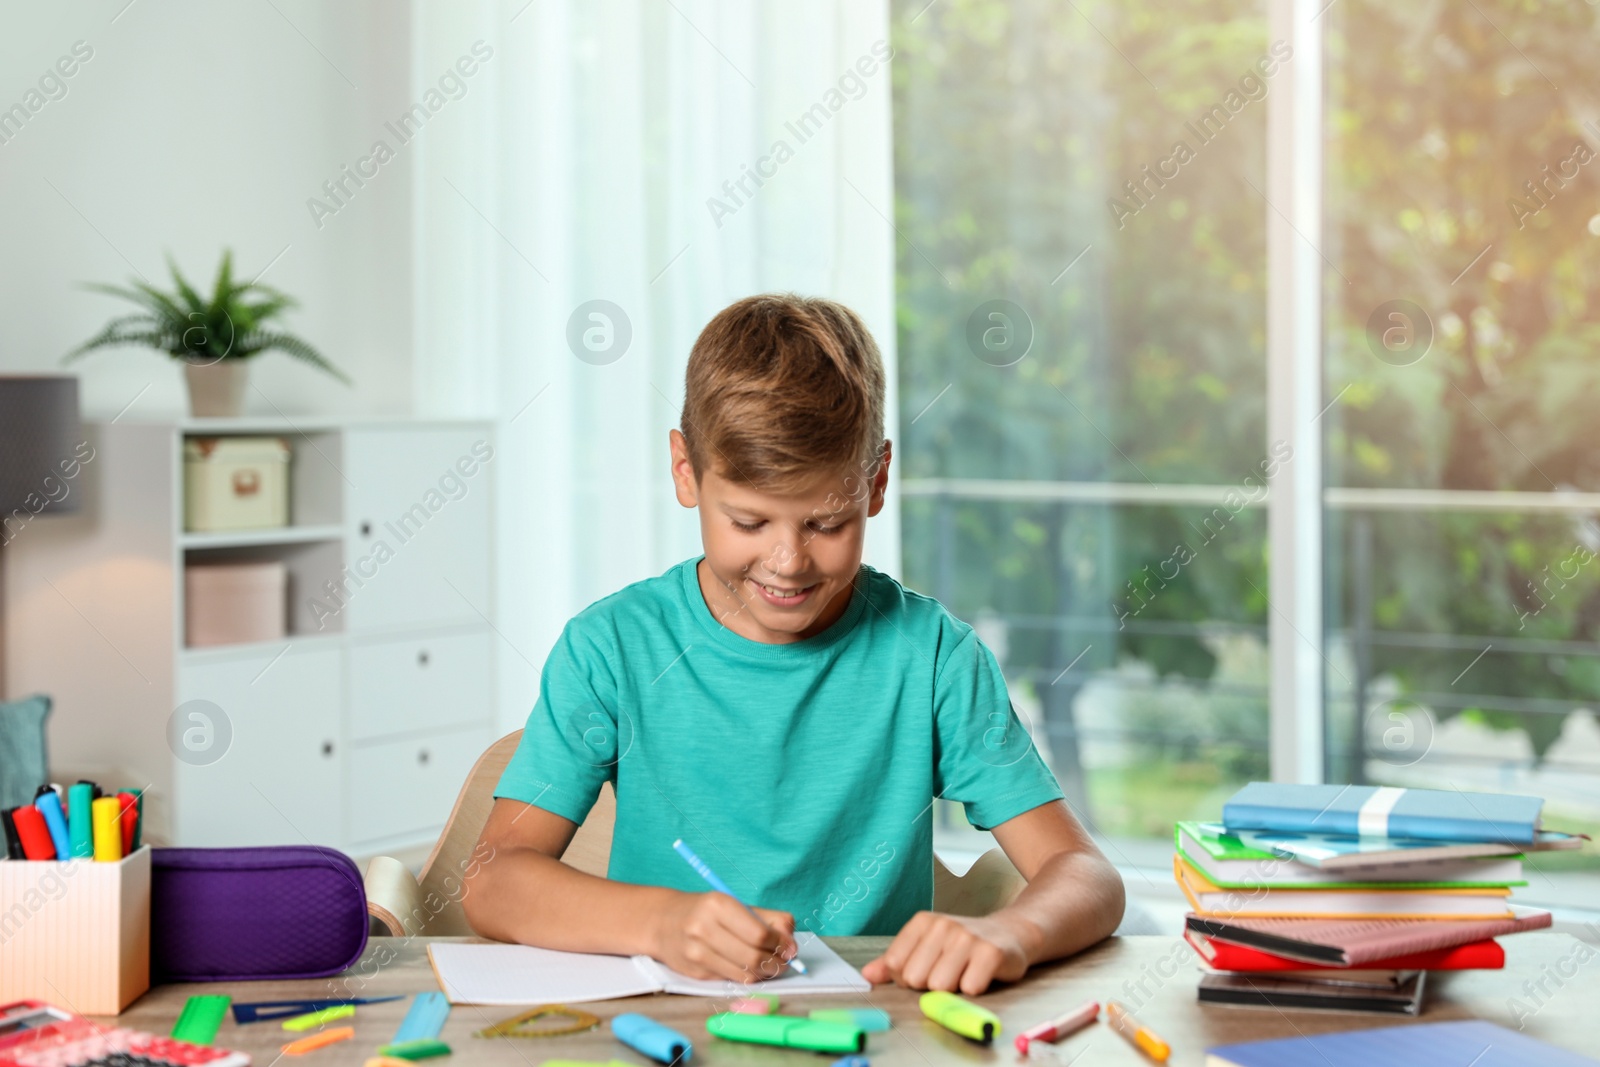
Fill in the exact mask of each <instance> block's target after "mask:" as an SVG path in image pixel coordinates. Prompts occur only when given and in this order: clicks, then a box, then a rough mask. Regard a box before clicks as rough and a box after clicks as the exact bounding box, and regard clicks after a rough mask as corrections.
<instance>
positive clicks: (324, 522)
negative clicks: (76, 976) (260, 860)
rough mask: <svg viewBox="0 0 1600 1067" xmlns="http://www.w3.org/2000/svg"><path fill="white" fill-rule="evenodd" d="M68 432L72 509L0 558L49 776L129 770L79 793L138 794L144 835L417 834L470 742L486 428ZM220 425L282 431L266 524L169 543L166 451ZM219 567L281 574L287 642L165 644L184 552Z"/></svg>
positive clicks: (484, 713)
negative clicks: (72, 454)
mask: <svg viewBox="0 0 1600 1067" xmlns="http://www.w3.org/2000/svg"><path fill="white" fill-rule="evenodd" d="M85 430H86V435H87V436H88V438H89V441H90V443H91V444H92V445H93V447H94V449H95V456H94V458H93V459H92V460H91V461H90V462H88V463H87V464H85V466H84V468H83V475H82V477H81V483H82V484H81V485H79V486H77V487H76V489H77V491H81V492H83V493H85V499H84V508H83V511H82V512H80V513H79V514H77V515H73V516H63V517H62V518H60V519H58V520H52V521H51V522H50V524H49V525H48V526H45V525H43V520H42V519H41V520H40V522H39V523H37V524H35V525H34V528H33V529H29V530H25V531H23V535H21V536H18V537H17V538H15V540H14V541H13V542H12V544H10V545H8V546H7V551H6V552H5V553H3V554H0V557H3V560H4V563H5V565H6V567H7V575H8V578H9V596H8V617H7V626H6V634H7V638H6V639H7V642H8V646H7V647H8V652H9V656H8V661H9V663H10V664H11V677H10V679H9V687H10V689H11V690H12V692H13V693H14V694H20V693H26V692H34V691H38V692H45V693H48V694H50V695H51V696H52V697H53V698H54V700H55V710H54V712H53V714H52V716H51V721H50V737H49V743H50V756H51V765H52V771H58V770H62V769H71V770H73V771H74V772H78V771H82V770H95V769H102V770H103V771H104V772H105V773H116V774H120V775H121V776H122V777H123V778H124V779H135V778H136V779H138V780H137V781H133V780H119V781H116V782H106V783H103V784H106V785H116V786H124V787H125V786H129V785H134V786H140V785H142V786H145V787H146V788H147V795H148V799H147V801H146V807H147V819H148V820H149V828H150V833H151V835H152V837H153V838H154V839H156V840H157V842H158V843H168V844H177V845H194V846H220V845H265V844H305V843H308V842H309V843H314V844H324V845H332V846H335V847H338V848H342V849H344V850H346V851H348V852H352V853H355V854H358V855H360V854H370V853H375V852H380V851H389V850H395V849H406V848H412V847H415V846H418V845H424V844H427V843H430V842H431V841H432V840H433V839H434V837H435V836H436V835H437V834H438V832H439V830H440V828H441V827H442V826H443V823H444V819H445V817H446V815H447V814H448V813H449V811H450V807H451V804H452V803H453V801H454V798H455V795H456V792H457V790H458V789H459V788H460V785H461V783H462V782H463V781H464V780H465V778H466V774H467V771H468V770H469V769H470V768H471V766H472V763H473V761H474V760H475V759H476V758H477V756H478V755H479V754H480V753H481V752H482V751H483V750H484V748H486V747H487V746H488V744H489V743H490V742H491V741H492V740H493V736H494V732H493V731H494V727H493V720H494V677H495V670H494V667H495V664H494V657H495V635H494V627H493V625H492V623H491V621H490V620H492V619H493V618H494V603H493V598H494V580H493V573H492V570H491V567H492V563H491V561H492V560H493V558H494V553H493V545H492V540H491V539H492V531H493V526H494V522H493V520H494V503H493V495H492V492H493V490H492V487H493V478H492V470H490V469H487V468H486V464H492V456H493V445H494V436H493V428H492V424H491V423H488V422H481V421H466V420H463V421H421V420H382V419H377V420H373V419H367V420H327V419H321V420H316V421H312V420H296V421H294V422H290V421H289V420H271V419H255V418H251V419H226V420H218V419H193V420H181V421H171V422H159V423H149V422H145V423H137V422H135V423H100V424H90V425H89V426H87V427H86V428H85ZM240 434H247V435H258V434H266V435H274V436H280V437H283V438H284V439H285V440H286V441H288V442H289V445H290V449H291V453H292V455H291V460H290V525H289V526H287V527H283V528H278V529H265V530H242V531H226V532H219V533H197V532H187V531H185V530H184V529H183V499H182V492H183V469H182V463H183V441H184V439H185V438H186V437H194V436H217V435H240ZM231 559H279V560H283V561H284V562H285V563H286V564H287V568H288V572H289V605H288V629H289V633H288V636H287V637H286V638H285V639H283V640H281V641H269V642H260V643H253V644H247V645H233V646H220V647H207V648H185V647H184V644H183V634H184V603H183V596H184V582H183V568H184V565H185V563H186V562H189V561H198V560H231ZM196 701H204V702H207V703H208V704H209V705H214V706H215V707H216V708H218V709H220V710H221V716H220V717H219V716H216V715H214V714H212V715H211V716H210V717H211V718H212V719H213V720H215V721H213V722H212V723H211V724H210V731H211V732H210V735H209V737H210V745H211V746H212V747H211V748H209V749H208V748H206V747H205V746H206V743H207V736H208V735H207V732H206V731H207V726H206V724H205V723H204V722H203V721H202V720H196V719H193V718H189V717H188V714H189V712H191V711H200V712H201V713H202V714H208V711H207V709H206V708H205V707H203V706H200V705H193V704H192V703H191V702H196ZM180 709H181V710H182V714H181V715H180V714H178V713H179V712H180ZM186 731H187V732H188V733H187V736H186ZM224 734H227V735H228V738H227V740H226V742H225V746H224V742H223V741H222V736H223V735H224ZM217 752H220V753H221V754H220V758H216V759H214V760H213V761H211V762H206V758H207V757H209V756H210V755H212V754H214V753H217Z"/></svg>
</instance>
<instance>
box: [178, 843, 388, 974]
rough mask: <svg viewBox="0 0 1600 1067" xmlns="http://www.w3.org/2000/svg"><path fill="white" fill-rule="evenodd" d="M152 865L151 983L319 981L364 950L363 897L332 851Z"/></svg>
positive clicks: (185, 857)
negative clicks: (306, 979)
mask: <svg viewBox="0 0 1600 1067" xmlns="http://www.w3.org/2000/svg"><path fill="white" fill-rule="evenodd" d="M150 859H151V868H150V975H151V979H152V980H153V981H157V982H231V981H248V980H252V979H268V978H282V979H287V978H322V977H325V976H327V975H331V974H338V973H339V972H340V971H342V970H344V969H345V968H347V967H349V966H350V965H351V964H353V963H355V961H356V960H358V959H360V958H361V951H362V949H364V948H366V945H367V894H366V889H365V888H364V887H363V885H362V883H361V873H360V872H359V871H358V870H357V869H356V865H355V863H354V862H353V861H352V860H351V859H350V857H349V856H346V855H345V854H344V853H343V852H340V851H338V850H337V849H331V848H322V847H320V846H316V845H284V846H275V847H271V848H158V849H154V850H153V851H152V853H151V857H150Z"/></svg>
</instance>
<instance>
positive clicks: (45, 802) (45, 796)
mask: <svg viewBox="0 0 1600 1067" xmlns="http://www.w3.org/2000/svg"><path fill="white" fill-rule="evenodd" d="M33 806H34V807H36V808H38V809H39V814H40V815H43V816H44V824H45V826H47V827H49V829H50V841H51V843H52V844H53V845H55V849H56V859H58V860H64V859H71V858H72V836H71V835H70V834H69V833H68V832H67V816H66V813H65V812H63V811H62V810H61V798H60V797H59V796H57V795H56V791H55V790H54V789H51V788H50V787H49V786H45V787H44V788H43V789H42V790H40V792H39V795H38V796H37V797H36V798H35V799H34V801H33Z"/></svg>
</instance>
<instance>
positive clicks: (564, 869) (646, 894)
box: [462, 848, 675, 956]
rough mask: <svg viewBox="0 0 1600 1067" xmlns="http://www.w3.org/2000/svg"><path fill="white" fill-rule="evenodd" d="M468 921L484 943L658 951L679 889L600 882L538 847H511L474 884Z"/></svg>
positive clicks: (468, 895) (468, 902)
mask: <svg viewBox="0 0 1600 1067" xmlns="http://www.w3.org/2000/svg"><path fill="white" fill-rule="evenodd" d="M466 888H467V892H466V896H465V897H464V898H463V901H462V903H463V904H464V905H465V907H466V912H467V921H468V922H470V923H471V924H472V928H473V929H474V930H476V931H477V932H478V933H479V934H480V935H482V936H484V937H490V938H494V939H496V940H499V941H515V942H519V943H521V944H525V945H538V946H540V947H541V948H553V949H560V950H562V951H566V952H604V953H611V954H615V955H622V956H631V955H637V954H641V953H642V954H653V953H654V952H655V951H656V921H655V917H656V916H657V915H659V914H660V913H661V911H662V910H663V905H664V904H665V902H666V900H667V899H668V898H670V897H671V896H673V895H675V894H674V892H673V890H670V889H660V888H657V887H655V886H640V885H630V884H628V883H626V882H613V881H611V880H610V879H608V878H597V877H595V876H594V875H591V874H585V873H583V872H582V871H580V870H578V869H576V868H574V867H570V866H568V865H567V864H565V863H562V862H561V861H560V860H557V859H553V858H551V857H550V856H546V855H544V854H543V853H541V852H537V851H535V850H534V849H531V848H514V849H503V850H501V851H499V852H498V853H497V854H496V855H495V856H494V857H493V858H492V859H490V860H488V861H487V862H485V863H483V864H482V865H481V867H480V868H479V870H478V871H477V873H476V874H475V875H474V876H473V877H471V878H469V879H467V881H466Z"/></svg>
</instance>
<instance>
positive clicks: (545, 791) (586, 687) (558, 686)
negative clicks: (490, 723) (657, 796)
mask: <svg viewBox="0 0 1600 1067" xmlns="http://www.w3.org/2000/svg"><path fill="white" fill-rule="evenodd" d="M580 620H581V617H580V619H575V620H573V621H572V622H569V623H568V624H567V627H566V629H565V630H563V631H562V634H561V638H560V639H559V640H558V641H557V642H556V645H555V647H554V648H553V649H551V651H550V656H549V658H548V659H546V660H545V665H544V670H543V672H541V674H540V677H539V698H538V700H537V701H536V702H535V704H534V706H533V711H532V713H531V714H529V716H528V723H527V726H526V727H524V729H523V732H522V741H521V743H519V744H518V745H517V750H516V752H515V753H513V754H512V756H511V761H510V762H509V763H507V764H506V769H505V772H504V773H503V774H501V776H500V782H499V784H498V785H496V786H495V790H494V795H495V796H496V797H506V798H508V799H511V800H520V801H522V802H523V803H525V804H534V805H537V806H538V807H541V808H543V809H545V810H546V811H548V812H551V813H553V814H556V815H559V816H561V817H562V818H563V819H569V820H571V821H572V822H575V823H582V822H583V820H584V819H585V818H586V817H587V816H588V814H589V809H590V808H592V807H594V802H595V799H596V798H597V797H598V796H599V795H600V786H601V785H602V784H603V783H605V782H606V781H608V780H614V775H615V773H616V765H617V753H618V751H619V750H620V749H621V748H622V746H619V745H618V728H617V685H616V679H615V677H614V676H613V674H612V673H611V667H610V664H611V663H613V662H616V661H617V658H616V657H615V656H611V655H608V654H607V653H608V649H607V647H606V643H605V641H604V640H603V635H594V634H589V633H585V632H584V629H583V628H582V627H581V626H580V625H579V622H580Z"/></svg>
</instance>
